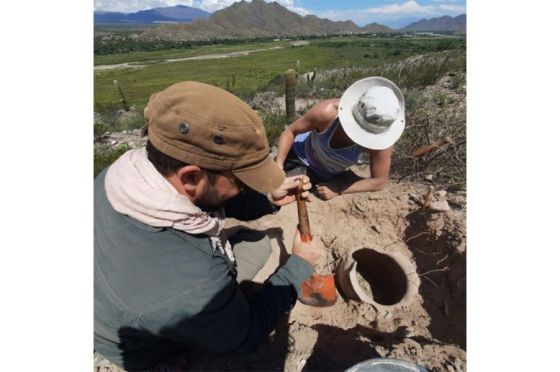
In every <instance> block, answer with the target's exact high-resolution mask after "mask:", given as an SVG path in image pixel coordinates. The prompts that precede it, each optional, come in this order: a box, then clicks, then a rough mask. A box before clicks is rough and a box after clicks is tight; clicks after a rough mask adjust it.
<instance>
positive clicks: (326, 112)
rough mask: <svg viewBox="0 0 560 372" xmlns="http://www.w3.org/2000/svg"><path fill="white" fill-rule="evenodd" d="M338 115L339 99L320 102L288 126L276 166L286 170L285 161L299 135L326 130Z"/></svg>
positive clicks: (279, 144)
mask: <svg viewBox="0 0 560 372" xmlns="http://www.w3.org/2000/svg"><path fill="white" fill-rule="evenodd" d="M337 114H338V99H329V100H326V101H322V102H319V103H318V104H316V105H315V106H313V107H312V108H311V110H309V111H307V112H306V113H305V114H304V115H303V116H301V117H299V118H298V119H297V120H296V121H294V122H293V123H292V124H290V125H288V127H287V128H286V129H284V131H283V132H282V134H281V135H280V139H279V140H278V154H277V155H276V164H278V166H279V167H280V169H284V161H285V160H286V156H288V152H289V151H290V148H291V147H292V145H293V143H294V139H295V137H296V136H297V135H298V134H301V133H305V132H309V131H310V130H318V131H322V130H324V129H325V128H326V127H327V126H328V125H329V124H330V123H331V122H332V121H333V120H334V118H335V117H336V115H337Z"/></svg>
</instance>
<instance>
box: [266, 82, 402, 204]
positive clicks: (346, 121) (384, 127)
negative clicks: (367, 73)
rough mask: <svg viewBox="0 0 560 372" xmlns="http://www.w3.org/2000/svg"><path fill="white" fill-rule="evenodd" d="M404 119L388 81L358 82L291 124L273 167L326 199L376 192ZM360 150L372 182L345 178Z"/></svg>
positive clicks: (395, 91) (399, 97)
mask: <svg viewBox="0 0 560 372" xmlns="http://www.w3.org/2000/svg"><path fill="white" fill-rule="evenodd" d="M404 120H405V112H404V97H403V94H402V92H401V90H400V89H399V88H398V87H397V86H396V85H395V84H394V83H393V82H392V81H390V80H388V79H385V78H382V77H368V78H365V79H362V80H359V81H357V82H355V83H354V84H352V85H351V86H350V87H349V88H348V89H346V91H345V92H344V94H343V95H342V97H341V98H340V99H330V100H326V101H322V102H320V103H318V104H317V105H315V106H314V107H313V108H311V110H309V111H308V112H307V113H306V114H305V115H303V116H302V117H300V118H299V119H297V120H296V121H294V122H293V123H292V124H290V125H289V126H288V127H287V128H286V129H285V130H284V132H282V135H281V136H280V140H279V143H278V155H277V157H276V163H277V164H278V166H279V167H280V168H282V169H284V170H285V171H286V174H300V173H302V172H304V173H307V174H308V175H309V176H310V177H311V181H312V182H313V183H314V184H316V186H317V189H316V190H317V194H318V196H319V197H320V198H322V199H325V200H328V199H331V198H333V197H335V196H336V195H340V194H348V193H354V192H364V191H378V190H381V189H382V188H383V187H384V186H385V183H386V180H387V178H388V176H389V170H390V168H391V153H392V150H393V144H394V143H395V142H396V141H397V140H398V139H399V137H400V136H401V134H402V132H403V130H404V127H405V121H404ZM363 151H367V152H368V154H369V160H370V162H369V163H370V165H369V167H370V176H371V177H370V178H366V179H362V178H359V177H357V176H356V175H353V174H352V175H350V176H345V175H344V172H345V171H346V170H347V168H349V167H350V166H352V165H354V164H356V163H357V162H358V158H359V156H360V154H361V153H362V152H363Z"/></svg>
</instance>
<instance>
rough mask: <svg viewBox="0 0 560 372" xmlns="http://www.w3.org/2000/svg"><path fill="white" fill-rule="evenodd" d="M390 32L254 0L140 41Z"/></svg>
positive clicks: (168, 27)
mask: <svg viewBox="0 0 560 372" xmlns="http://www.w3.org/2000/svg"><path fill="white" fill-rule="evenodd" d="M392 31H393V30H392V29H391V28H389V27H386V26H382V25H379V24H375V23H374V24H370V25H368V26H366V27H364V28H360V27H358V26H357V25H356V24H355V23H354V22H352V21H339V22H335V21H330V20H328V19H323V18H319V17H316V16H314V15H307V16H305V17H302V16H300V15H299V14H297V13H294V12H291V11H289V10H288V9H286V8H284V7H283V6H281V5H279V4H278V3H276V2H273V3H267V2H265V1H263V0H253V1H251V2H245V1H240V2H238V3H234V4H233V5H231V6H229V7H227V8H225V9H222V10H219V11H217V12H215V13H213V14H212V15H211V16H210V17H209V18H208V20H196V21H193V22H192V23H191V24H182V25H162V26H160V27H158V28H157V29H152V30H148V31H146V32H144V33H143V34H142V38H144V39H147V40H205V39H212V38H248V37H286V36H292V37H293V36H301V35H323V34H343V33H361V32H364V33H365V32H392Z"/></svg>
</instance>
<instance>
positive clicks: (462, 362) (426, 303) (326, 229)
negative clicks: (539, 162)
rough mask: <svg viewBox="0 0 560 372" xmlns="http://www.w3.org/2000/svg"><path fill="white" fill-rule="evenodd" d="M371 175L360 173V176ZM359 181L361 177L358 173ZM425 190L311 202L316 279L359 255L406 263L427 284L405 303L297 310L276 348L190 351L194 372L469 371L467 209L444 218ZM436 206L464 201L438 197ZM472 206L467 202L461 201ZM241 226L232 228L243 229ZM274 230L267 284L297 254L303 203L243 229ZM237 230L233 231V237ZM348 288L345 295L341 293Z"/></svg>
mask: <svg viewBox="0 0 560 372" xmlns="http://www.w3.org/2000/svg"><path fill="white" fill-rule="evenodd" d="M363 170H365V168H364V169H362V171H363ZM356 173H360V169H357V170H356ZM426 190H427V186H426V185H425V184H422V183H405V184H402V183H401V184H396V183H391V184H389V185H388V186H387V187H386V188H385V189H384V190H383V191H381V192H377V193H362V194H351V195H342V196H340V197H337V198H335V199H332V200H330V201H326V202H325V201H321V200H319V199H317V198H313V201H312V203H310V204H309V206H308V210H309V216H310V222H311V229H312V233H313V235H314V236H315V237H316V238H318V239H321V242H322V243H323V245H324V247H325V251H326V255H325V256H324V257H323V258H322V262H321V263H320V265H319V267H318V269H317V271H318V272H319V273H321V274H327V273H334V272H335V271H336V268H337V266H338V265H339V264H340V262H341V261H342V259H343V257H345V255H346V254H348V252H349V251H350V250H352V249H356V248H359V249H363V248H365V249H375V250H376V251H378V252H387V253H391V252H392V253H395V252H398V253H399V254H400V255H403V256H405V257H406V258H407V259H408V260H410V263H411V265H412V267H413V268H415V269H416V274H417V276H418V277H419V279H420V287H419V291H418V293H417V294H415V295H414V298H413V299H412V300H411V301H410V302H409V303H408V304H407V305H406V306H402V307H399V306H397V307H396V308H394V309H391V310H389V311H387V310H386V309H383V308H377V307H376V306H374V305H369V304H365V303H360V302H356V301H351V300H346V299H345V298H344V297H342V296H340V297H339V299H338V300H337V303H336V304H335V305H334V306H332V307H329V308H313V307H309V306H306V305H303V304H301V303H299V302H298V303H297V304H296V305H295V307H294V309H293V310H292V312H291V313H290V315H289V318H287V319H286V320H285V321H284V322H283V323H282V324H280V325H279V326H278V328H277V330H276V331H275V333H274V334H273V335H271V336H270V338H269V340H268V342H266V343H265V344H264V345H262V346H261V347H260V348H259V349H258V350H257V351H256V352H255V353H253V354H250V355H238V354H233V355H226V356H219V355H215V354H212V353H206V352H198V351H197V352H195V353H191V364H192V368H193V369H195V370H198V369H202V370H284V371H301V370H309V371H311V370H321V371H329V370H345V369H347V368H349V367H350V366H352V365H354V364H356V363H358V362H360V361H363V360H366V359H369V358H374V357H380V356H381V357H392V358H399V359H404V360H408V361H411V362H414V363H418V364H421V365H424V366H426V367H427V368H429V369H430V370H435V371H455V370H456V371H459V370H465V366H466V351H465V348H466V232H465V211H464V203H455V204H453V203H451V205H453V207H452V209H451V210H449V211H447V212H442V213H431V212H428V211H426V210H423V209H422V208H421V207H420V206H419V205H418V202H417V201H414V199H415V198H417V195H423V194H424V193H425V191H426ZM435 195H437V198H438V199H448V200H455V199H457V198H458V196H457V195H455V194H452V193H438V190H436V192H435ZM463 202H464V199H463ZM239 224H240V222H239V221H234V220H231V221H228V225H229V226H232V227H233V226H238V225H239ZM244 225H245V226H247V227H250V228H253V229H257V230H262V231H266V232H267V233H268V235H269V236H270V237H271V240H272V242H273V255H272V257H271V259H270V260H269V262H268V263H267V265H266V266H265V268H264V269H263V270H262V271H261V272H260V273H259V274H258V275H257V278H256V281H264V280H265V279H266V278H267V277H268V276H269V275H270V274H271V273H272V272H273V271H274V268H275V267H276V266H277V265H278V263H279V262H280V263H282V262H283V261H284V260H285V259H286V258H287V255H288V254H289V252H290V251H291V244H292V243H291V240H292V237H293V233H294V231H295V229H296V225H297V209H296V206H295V204H292V205H289V206H286V207H284V208H282V210H281V211H280V212H279V213H277V214H276V215H273V216H266V217H263V218H261V219H260V220H258V221H253V222H251V223H245V224H244ZM236 229H237V228H230V232H233V231H234V230H236ZM339 290H340V288H339Z"/></svg>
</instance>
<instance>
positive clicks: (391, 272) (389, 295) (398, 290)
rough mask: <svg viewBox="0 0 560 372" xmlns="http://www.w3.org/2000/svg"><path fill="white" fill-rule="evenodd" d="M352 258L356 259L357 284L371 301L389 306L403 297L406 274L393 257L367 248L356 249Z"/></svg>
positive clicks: (406, 285) (405, 290)
mask: <svg viewBox="0 0 560 372" xmlns="http://www.w3.org/2000/svg"><path fill="white" fill-rule="evenodd" d="M352 258H353V259H354V260H355V261H356V278H357V279H358V285H359V286H360V287H361V290H362V291H363V292H364V293H365V294H366V295H368V296H371V297H372V298H373V301H375V302H376V303H378V304H381V305H385V306H390V305H395V304H397V303H398V302H400V301H401V300H402V299H403V298H404V296H405V295H406V293H407V290H408V280H407V275H406V273H405V271H404V269H403V268H402V267H401V265H399V263H398V262H397V261H395V259H394V258H392V257H391V256H388V255H386V254H383V253H379V252H377V251H375V250H373V249H367V248H363V249H358V250H356V251H355V252H354V253H352Z"/></svg>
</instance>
